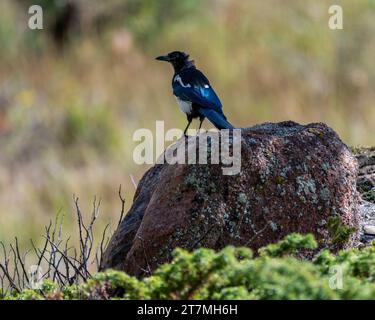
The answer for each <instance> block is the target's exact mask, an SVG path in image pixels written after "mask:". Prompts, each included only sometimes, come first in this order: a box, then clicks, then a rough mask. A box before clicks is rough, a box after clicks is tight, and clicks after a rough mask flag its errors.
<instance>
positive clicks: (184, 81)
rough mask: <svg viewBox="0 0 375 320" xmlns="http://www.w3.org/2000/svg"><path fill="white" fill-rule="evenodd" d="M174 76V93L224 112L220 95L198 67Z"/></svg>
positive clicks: (179, 96) (200, 104)
mask: <svg viewBox="0 0 375 320" xmlns="http://www.w3.org/2000/svg"><path fill="white" fill-rule="evenodd" d="M177 77H178V78H177V79H176V76H175V77H174V78H173V82H172V87H173V94H174V95H175V96H177V97H178V98H180V99H181V100H185V101H190V102H192V103H195V104H197V105H199V106H200V107H202V108H210V109H214V110H215V111H216V112H219V113H222V105H221V102H220V99H219V97H218V96H217V95H216V93H215V91H214V90H213V89H212V87H211V85H210V83H209V81H208V80H207V78H206V77H205V76H204V75H203V74H202V73H201V72H200V71H199V70H197V69H195V68H189V69H188V70H186V71H185V72H181V73H180V74H179V75H177Z"/></svg>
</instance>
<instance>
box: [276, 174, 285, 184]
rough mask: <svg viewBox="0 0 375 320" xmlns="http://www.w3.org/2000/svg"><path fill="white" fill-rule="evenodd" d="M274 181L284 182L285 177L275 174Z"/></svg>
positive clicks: (277, 182)
mask: <svg viewBox="0 0 375 320" xmlns="http://www.w3.org/2000/svg"><path fill="white" fill-rule="evenodd" d="M275 182H276V184H283V183H284V182H285V178H284V177H282V176H277V177H276V178H275Z"/></svg>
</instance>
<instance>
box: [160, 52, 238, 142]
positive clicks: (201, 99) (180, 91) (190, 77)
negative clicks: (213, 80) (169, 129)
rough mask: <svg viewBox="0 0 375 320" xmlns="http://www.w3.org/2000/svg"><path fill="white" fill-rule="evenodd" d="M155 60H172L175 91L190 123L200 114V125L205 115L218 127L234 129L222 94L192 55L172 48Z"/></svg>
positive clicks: (174, 93)
mask: <svg viewBox="0 0 375 320" xmlns="http://www.w3.org/2000/svg"><path fill="white" fill-rule="evenodd" d="M156 60H160V61H167V62H169V63H171V64H172V66H173V69H174V75H173V78H172V89H173V95H174V96H175V98H176V100H177V103H178V105H179V107H180V109H181V111H182V112H184V113H185V114H186V117H187V121H188V124H187V126H186V128H185V130H184V135H186V131H187V129H188V128H189V126H190V124H191V122H192V120H193V119H195V118H199V120H200V124H199V129H200V128H201V126H202V122H203V121H204V119H205V118H207V119H208V120H210V122H211V123H212V124H213V125H214V126H215V127H216V128H217V129H219V130H220V129H234V127H233V126H232V125H231V124H230V123H229V122H228V121H227V118H226V117H225V115H224V113H223V110H222V105H221V102H220V99H219V97H218V96H217V94H216V93H215V91H214V89H213V88H212V86H211V84H210V82H209V81H208V79H207V78H206V77H205V75H204V74H203V73H202V72H201V71H199V70H198V69H197V68H196V67H195V65H194V61H192V60H189V55H188V54H187V53H185V52H181V51H172V52H170V53H168V54H167V55H163V56H159V57H156ZM199 129H198V130H199Z"/></svg>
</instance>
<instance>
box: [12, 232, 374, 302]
mask: <svg viewBox="0 0 375 320" xmlns="http://www.w3.org/2000/svg"><path fill="white" fill-rule="evenodd" d="M315 245H316V243H315V240H314V238H313V236H312V235H305V236H302V235H299V234H290V235H288V236H287V237H286V238H285V239H284V240H282V241H281V242H279V243H278V244H272V245H269V246H267V247H265V248H262V249H261V252H262V254H261V255H260V256H257V257H253V255H252V252H251V250H250V249H248V248H234V247H227V248H225V249H223V250H221V251H220V252H214V251H213V250H209V249H204V248H200V249H197V250H195V251H194V252H192V253H189V252H187V251H185V250H181V249H176V250H175V251H174V254H173V260H172V261H171V262H170V263H167V264H164V265H162V266H160V267H159V268H158V269H157V270H156V271H155V272H154V273H153V275H152V276H150V277H147V278H144V279H142V280H138V279H136V278H134V277H130V276H128V275H127V274H125V273H122V272H120V271H114V270H108V271H106V272H104V273H97V274H95V275H93V277H92V278H91V279H90V280H89V281H88V282H87V283H85V284H83V285H81V286H72V287H66V288H64V289H63V290H62V291H61V292H60V291H59V290H58V289H57V288H56V287H54V286H53V284H51V283H50V282H47V284H45V285H44V289H43V288H42V289H41V290H36V291H30V290H25V291H24V292H22V293H20V294H16V293H15V294H13V295H10V296H8V297H7V299H42V298H43V296H44V297H46V298H47V299H110V298H111V299H158V300H160V299H162V300H164V299H219V300H227V299H251V300H275V299H289V300H297V299H314V300H315V299H316V300H326V299H334V300H336V299H375V268H374V266H375V264H374V263H375V245H372V246H370V247H365V248H361V249H351V250H344V251H340V252H339V253H338V254H337V255H335V256H334V255H332V254H330V253H329V252H328V251H327V250H323V251H321V252H320V253H319V254H318V255H317V256H316V257H315V259H314V260H313V261H302V260H298V259H296V258H294V257H293V255H296V254H297V253H298V251H300V250H306V249H311V248H312V247H315ZM286 253H288V254H286ZM337 270H341V271H339V272H337ZM337 277H342V278H341V279H340V280H338V282H336V278H337ZM340 282H342V283H341V284H342V286H341V285H339V287H336V286H337V285H338V284H339V283H340Z"/></svg>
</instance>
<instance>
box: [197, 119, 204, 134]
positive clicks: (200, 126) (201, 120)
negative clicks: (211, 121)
mask: <svg viewBox="0 0 375 320" xmlns="http://www.w3.org/2000/svg"><path fill="white" fill-rule="evenodd" d="M199 121H200V123H199V128H198V132H199V131H200V129H201V128H202V123H203V121H204V117H199Z"/></svg>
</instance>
